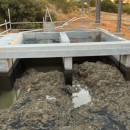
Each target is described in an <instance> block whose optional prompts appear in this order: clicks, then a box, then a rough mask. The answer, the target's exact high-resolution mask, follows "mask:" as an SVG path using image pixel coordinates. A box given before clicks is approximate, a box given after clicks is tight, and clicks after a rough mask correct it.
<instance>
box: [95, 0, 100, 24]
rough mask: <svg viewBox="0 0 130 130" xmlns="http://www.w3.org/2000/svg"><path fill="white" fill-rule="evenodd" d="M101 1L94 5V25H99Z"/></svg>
mask: <svg viewBox="0 0 130 130" xmlns="http://www.w3.org/2000/svg"><path fill="white" fill-rule="evenodd" d="M100 11H101V0H97V4H96V22H95V23H96V24H100Z"/></svg>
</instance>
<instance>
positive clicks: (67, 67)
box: [63, 57, 73, 85]
mask: <svg viewBox="0 0 130 130" xmlns="http://www.w3.org/2000/svg"><path fill="white" fill-rule="evenodd" d="M63 63H64V75H65V85H72V66H73V65H72V57H64V58H63Z"/></svg>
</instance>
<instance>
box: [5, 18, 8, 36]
mask: <svg viewBox="0 0 130 130" xmlns="http://www.w3.org/2000/svg"><path fill="white" fill-rule="evenodd" d="M5 28H6V33H7V34H8V26H7V21H6V19H5Z"/></svg>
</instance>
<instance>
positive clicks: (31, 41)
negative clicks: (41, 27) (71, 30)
mask: <svg viewBox="0 0 130 130" xmlns="http://www.w3.org/2000/svg"><path fill="white" fill-rule="evenodd" d="M23 43H24V44H49V43H60V41H59V40H58V39H35V38H32V39H25V40H24V42H23Z"/></svg>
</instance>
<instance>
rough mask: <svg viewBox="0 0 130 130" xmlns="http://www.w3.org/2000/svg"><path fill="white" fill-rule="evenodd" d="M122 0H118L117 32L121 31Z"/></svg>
mask: <svg viewBox="0 0 130 130" xmlns="http://www.w3.org/2000/svg"><path fill="white" fill-rule="evenodd" d="M121 18H122V0H119V1H118V19H117V33H119V32H121Z"/></svg>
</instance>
